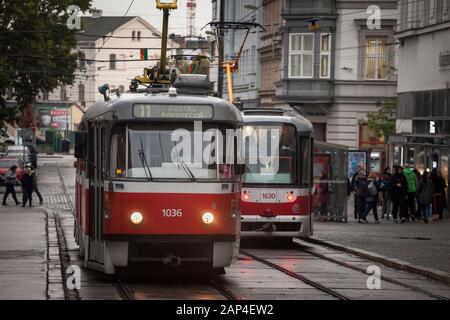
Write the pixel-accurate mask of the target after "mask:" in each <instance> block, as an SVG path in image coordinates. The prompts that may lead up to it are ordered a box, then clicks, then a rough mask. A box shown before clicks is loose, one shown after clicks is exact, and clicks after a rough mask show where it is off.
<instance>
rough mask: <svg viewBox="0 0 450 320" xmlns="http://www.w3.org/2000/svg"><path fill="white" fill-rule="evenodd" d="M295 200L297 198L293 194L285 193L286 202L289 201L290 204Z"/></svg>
mask: <svg viewBox="0 0 450 320" xmlns="http://www.w3.org/2000/svg"><path fill="white" fill-rule="evenodd" d="M296 198H297V196H296V195H295V194H294V192H292V191H291V192H288V193H287V195H286V199H287V201H289V202H292V201H294V200H295V199H296Z"/></svg>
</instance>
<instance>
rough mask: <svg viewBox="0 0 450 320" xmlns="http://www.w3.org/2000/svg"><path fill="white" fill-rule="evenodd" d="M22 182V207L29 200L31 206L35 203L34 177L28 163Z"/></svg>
mask: <svg viewBox="0 0 450 320" xmlns="http://www.w3.org/2000/svg"><path fill="white" fill-rule="evenodd" d="M20 182H21V184H22V195H23V200H22V207H25V206H26V204H27V202H28V204H29V206H30V207H31V205H32V203H33V177H32V175H31V166H29V165H27V166H26V167H25V172H24V174H23V176H22V178H21V179H20Z"/></svg>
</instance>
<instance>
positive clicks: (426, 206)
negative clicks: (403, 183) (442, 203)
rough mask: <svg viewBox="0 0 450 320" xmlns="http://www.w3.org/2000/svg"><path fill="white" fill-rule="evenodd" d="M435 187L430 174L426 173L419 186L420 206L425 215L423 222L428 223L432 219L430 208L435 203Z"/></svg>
mask: <svg viewBox="0 0 450 320" xmlns="http://www.w3.org/2000/svg"><path fill="white" fill-rule="evenodd" d="M433 193H434V185H433V181H432V180H431V178H429V177H428V172H427V171H424V173H423V175H422V179H421V181H420V184H419V197H418V200H419V205H420V208H421V210H422V214H423V221H424V222H425V223H428V219H429V218H430V207H431V203H432V202H433Z"/></svg>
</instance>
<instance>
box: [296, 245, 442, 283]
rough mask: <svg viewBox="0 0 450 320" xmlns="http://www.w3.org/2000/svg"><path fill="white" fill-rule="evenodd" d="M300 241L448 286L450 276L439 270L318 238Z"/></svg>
mask: <svg viewBox="0 0 450 320" xmlns="http://www.w3.org/2000/svg"><path fill="white" fill-rule="evenodd" d="M302 240H304V241H305V242H310V243H314V244H318V245H322V246H325V247H329V248H332V249H335V250H339V251H343V252H346V253H350V254H354V255H357V256H359V257H362V258H365V259H368V260H372V261H376V262H380V263H382V264H384V265H386V266H388V267H391V268H394V269H398V270H404V271H408V272H411V273H415V274H420V275H423V276H426V277H428V278H430V279H433V280H437V281H440V282H443V283H445V284H449V285H450V274H449V273H446V272H443V271H440V270H436V269H431V268H425V267H422V266H417V265H413V264H411V263H409V262H405V261H402V260H399V259H395V258H391V257H387V256H383V255H380V254H377V253H373V252H369V251H365V250H362V249H357V248H353V247H347V246H344V245H341V244H338V243H336V242H333V241H325V240H322V239H318V238H308V239H302Z"/></svg>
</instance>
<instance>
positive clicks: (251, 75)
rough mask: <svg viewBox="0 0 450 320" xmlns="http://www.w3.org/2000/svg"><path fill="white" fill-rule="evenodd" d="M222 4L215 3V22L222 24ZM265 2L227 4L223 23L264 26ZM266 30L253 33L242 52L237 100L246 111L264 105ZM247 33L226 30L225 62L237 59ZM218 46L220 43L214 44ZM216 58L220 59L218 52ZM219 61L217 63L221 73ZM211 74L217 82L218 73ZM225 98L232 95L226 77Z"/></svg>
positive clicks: (236, 0) (235, 0)
mask: <svg viewBox="0 0 450 320" xmlns="http://www.w3.org/2000/svg"><path fill="white" fill-rule="evenodd" d="M221 1H222V0H213V1H212V9H213V21H220V16H221V12H220V8H221ZM261 5H262V0H233V1H225V2H224V5H223V6H222V8H223V9H224V12H223V13H222V18H223V21H226V22H256V23H259V24H262V18H263V15H264V14H266V13H264V11H263V10H261ZM262 32H263V31H262V30H260V29H252V30H251V31H250V34H249V35H248V37H247V40H246V41H245V44H244V47H243V48H242V54H241V57H240V59H239V71H238V72H237V73H235V74H233V93H234V96H235V98H236V99H238V100H240V101H241V102H242V105H243V107H244V108H254V107H258V106H259V105H260V99H259V89H260V79H261V77H260V72H261V68H260V58H259V53H258V48H259V47H260V42H261V34H262ZM245 34H246V30H233V29H231V30H226V31H225V32H224V39H223V41H222V43H223V51H224V60H225V61H229V60H232V59H234V58H235V57H236V55H237V53H238V52H239V50H240V48H241V45H242V43H243V41H244V38H245ZM212 45H213V46H217V42H216V41H214V42H213V43H212ZM214 52H215V53H216V54H213V56H214V55H215V56H217V49H216V48H215V50H214ZM217 63H218V59H216V61H215V66H216V70H217V67H218V66H217ZM216 70H214V71H212V72H211V75H210V77H211V79H212V80H213V81H214V79H216V77H218V75H217V71H216ZM223 87H224V89H223V96H224V97H226V96H227V94H228V90H227V82H226V76H224V85H223Z"/></svg>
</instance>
